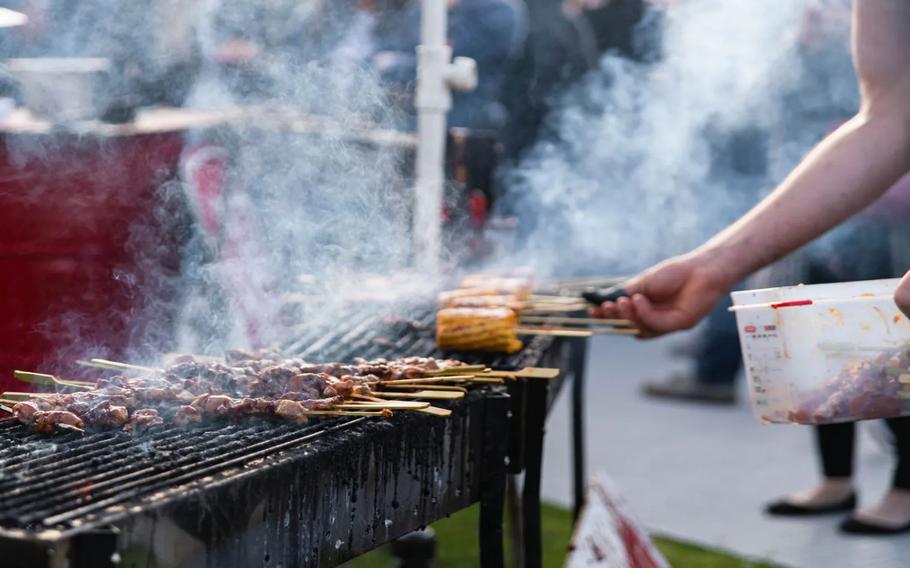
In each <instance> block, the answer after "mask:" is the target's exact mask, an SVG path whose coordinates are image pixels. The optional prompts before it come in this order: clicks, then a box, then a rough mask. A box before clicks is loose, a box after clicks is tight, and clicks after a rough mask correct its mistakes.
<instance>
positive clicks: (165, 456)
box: [0, 420, 358, 529]
mask: <svg viewBox="0 0 910 568" xmlns="http://www.w3.org/2000/svg"><path fill="white" fill-rule="evenodd" d="M357 421H358V420H335V421H320V422H319V423H314V424H311V425H307V426H305V427H299V426H291V425H287V424H274V423H268V422H258V423H254V424H249V423H244V424H229V425H223V424H215V425H207V426H203V427H199V428H193V429H182V428H177V427H170V428H166V429H159V430H154V431H151V432H148V433H146V434H144V435H141V436H134V435H131V434H128V433H125V432H119V431H118V432H103V433H98V434H90V435H86V436H85V437H80V436H78V435H76V434H65V435H62V436H54V437H52V438H49V437H47V436H41V435H36V434H34V433H32V432H30V431H29V430H28V428H27V427H25V426H22V425H18V424H15V423H13V422H12V421H11V420H6V421H3V424H2V433H3V438H2V439H3V441H4V442H6V443H7V444H6V447H5V448H4V449H3V450H0V464H2V465H0V525H2V526H4V527H17V528H26V529H40V528H51V527H57V528H62V527H64V526H66V525H71V524H73V522H74V521H77V520H81V521H84V520H86V518H88V517H89V516H91V515H95V514H96V513H98V512H99V511H103V510H106V509H109V508H111V507H114V506H117V505H122V504H124V503H126V502H136V501H140V500H141V499H142V498H144V497H145V496H148V495H150V494H154V493H156V492H159V491H162V490H165V489H168V488H173V487H179V486H180V485H182V484H185V483H188V482H191V481H194V480H197V479H200V478H203V477H205V476H208V475H213V474H216V473H218V472H221V471H224V470H226V469H229V468H232V467H238V466H242V465H244V464H246V463H249V462H251V461H254V460H257V459H260V458H262V457H264V456H266V455H269V454H273V453H276V452H280V451H282V450H286V449H289V448H293V447H295V446H299V445H301V444H305V443H307V442H309V441H311V440H313V439H314V438H315V437H317V436H320V435H323V434H326V433H328V432H330V431H333V430H336V429H338V428H339V427H344V426H347V425H349V424H350V423H353V422H357ZM16 442H18V443H16Z"/></svg>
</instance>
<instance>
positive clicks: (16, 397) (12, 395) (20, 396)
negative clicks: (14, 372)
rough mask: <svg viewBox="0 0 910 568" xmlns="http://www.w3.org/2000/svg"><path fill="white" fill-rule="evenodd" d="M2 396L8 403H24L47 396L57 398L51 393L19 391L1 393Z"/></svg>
mask: <svg viewBox="0 0 910 568" xmlns="http://www.w3.org/2000/svg"><path fill="white" fill-rule="evenodd" d="M0 396H3V397H4V399H5V400H6V401H7V402H12V401H15V402H22V401H23V400H28V399H30V398H41V397H45V396H56V394H54V393H49V392H17V391H7V392H4V393H0Z"/></svg>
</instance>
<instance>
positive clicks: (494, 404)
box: [478, 395, 510, 568]
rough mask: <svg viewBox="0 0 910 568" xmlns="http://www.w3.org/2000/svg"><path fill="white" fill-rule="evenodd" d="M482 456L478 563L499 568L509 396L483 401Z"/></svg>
mask: <svg viewBox="0 0 910 568" xmlns="http://www.w3.org/2000/svg"><path fill="white" fill-rule="evenodd" d="M484 404H485V405H487V406H486V412H485V415H486V416H485V420H484V454H485V455H484V459H483V462H482V463H483V466H482V469H481V472H480V475H481V478H480V479H481V481H480V526H479V527H478V528H479V531H480V534H479V541H480V565H481V566H482V567H483V568H502V567H503V566H504V564H505V553H504V551H503V546H502V544H503V541H502V539H503V528H502V522H503V512H504V508H505V496H506V456H507V455H508V448H507V445H508V441H507V440H506V439H505V436H503V435H502V433H503V432H506V431H507V429H508V413H509V406H510V402H509V397H507V396H505V395H503V396H490V397H488V398H487V399H486V400H485V401H484Z"/></svg>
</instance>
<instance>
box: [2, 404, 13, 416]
mask: <svg viewBox="0 0 910 568" xmlns="http://www.w3.org/2000/svg"><path fill="white" fill-rule="evenodd" d="M13 406H15V405H13ZM0 410H2V411H3V412H6V413H7V414H13V409H12V408H10V407H9V406H6V405H4V404H0Z"/></svg>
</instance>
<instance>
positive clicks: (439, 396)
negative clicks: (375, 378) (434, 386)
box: [373, 390, 464, 400]
mask: <svg viewBox="0 0 910 568" xmlns="http://www.w3.org/2000/svg"><path fill="white" fill-rule="evenodd" d="M373 394H374V395H375V396H378V397H381V398H416V399H426V400H433V399H435V400H457V399H459V398H464V393H463V392H450V391H440V390H421V391H416V392H399V391H389V392H383V391H378V392H374V393H373Z"/></svg>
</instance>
